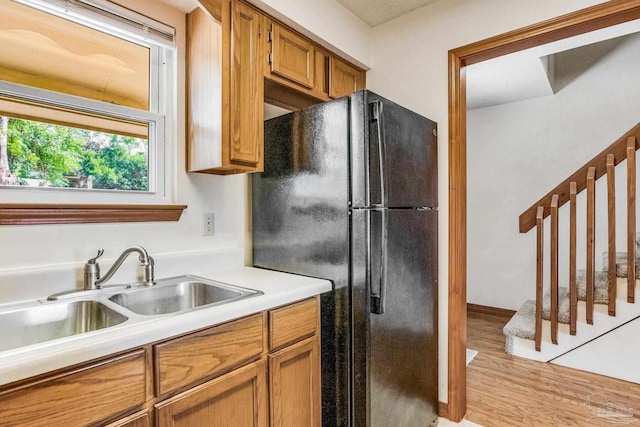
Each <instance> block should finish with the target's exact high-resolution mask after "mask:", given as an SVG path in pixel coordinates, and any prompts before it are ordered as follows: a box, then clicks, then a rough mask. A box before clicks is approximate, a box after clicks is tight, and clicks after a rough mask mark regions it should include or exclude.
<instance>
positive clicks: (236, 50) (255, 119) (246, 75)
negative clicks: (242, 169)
mask: <svg viewBox="0 0 640 427" xmlns="http://www.w3.org/2000/svg"><path fill="white" fill-rule="evenodd" d="M263 33H264V28H263V16H262V15H261V14H259V13H258V12H257V11H255V10H254V9H252V8H250V7H249V6H247V5H245V4H243V3H240V2H238V1H235V0H234V1H233V2H232V4H231V76H230V77H231V102H230V103H231V105H230V107H231V114H230V117H231V123H230V130H231V132H230V147H229V159H230V161H231V162H232V163H239V164H240V165H245V166H246V165H249V166H252V167H255V169H256V170H257V171H261V170H262V168H263V166H262V163H263V162H262V145H263V133H264V126H263V121H264V112H263V98H264V78H263V74H264V68H263V67H264V61H263V59H264V54H265V52H264V46H263V43H262V37H264V34H263Z"/></svg>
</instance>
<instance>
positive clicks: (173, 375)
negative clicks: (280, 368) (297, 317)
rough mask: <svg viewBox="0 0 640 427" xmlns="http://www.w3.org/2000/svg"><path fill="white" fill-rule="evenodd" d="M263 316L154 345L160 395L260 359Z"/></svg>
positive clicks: (262, 347) (156, 376) (262, 344)
mask: <svg viewBox="0 0 640 427" xmlns="http://www.w3.org/2000/svg"><path fill="white" fill-rule="evenodd" d="M263 351H264V316H263V315H262V314H256V315H254V316H250V317H246V318H244V319H240V320H236V321H233V322H230V323H226V324H224V325H220V326H215V327H213V328H210V329H206V330H204V331H201V332H197V333H194V334H190V335H186V336H184V337H180V338H176V339H173V340H170V341H167V342H165V343H162V344H158V345H156V346H154V358H155V378H156V381H155V384H156V394H157V395H158V396H160V395H162V394H164V393H167V392H169V391H172V390H175V389H177V388H178V387H182V386H186V385H189V384H192V383H195V382H198V381H200V380H202V379H206V378H209V377H212V376H213V375H215V374H217V373H220V372H223V371H226V370H229V369H231V368H233V367H236V366H239V365H240V364H243V363H245V362H248V361H250V360H252V359H256V358H258V356H260V354H262V352H263Z"/></svg>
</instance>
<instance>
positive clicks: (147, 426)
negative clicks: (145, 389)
mask: <svg viewBox="0 0 640 427" xmlns="http://www.w3.org/2000/svg"><path fill="white" fill-rule="evenodd" d="M104 427H151V421H150V419H149V413H148V412H147V411H146V410H145V411H140V412H137V413H135V414H133V415H129V416H128V417H126V418H122V419H120V420H118V421H114V422H112V423H111V424H108V425H106V426H104Z"/></svg>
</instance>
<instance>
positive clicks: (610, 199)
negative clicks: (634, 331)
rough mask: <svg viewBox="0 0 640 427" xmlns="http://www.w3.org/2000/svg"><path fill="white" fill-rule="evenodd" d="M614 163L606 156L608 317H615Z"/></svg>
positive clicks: (611, 157)
mask: <svg viewBox="0 0 640 427" xmlns="http://www.w3.org/2000/svg"><path fill="white" fill-rule="evenodd" d="M615 170H616V163H615V158H614V156H613V154H609V155H607V215H608V221H609V262H608V268H609V271H608V274H607V278H608V280H607V282H608V286H609V289H608V290H609V316H615V315H616V294H617V290H618V285H617V280H618V279H617V278H616V173H615Z"/></svg>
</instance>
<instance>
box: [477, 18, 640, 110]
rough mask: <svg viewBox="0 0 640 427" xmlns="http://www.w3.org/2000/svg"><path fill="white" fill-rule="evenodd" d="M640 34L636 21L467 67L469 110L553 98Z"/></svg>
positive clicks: (639, 23) (639, 25) (639, 27)
mask: <svg viewBox="0 0 640 427" xmlns="http://www.w3.org/2000/svg"><path fill="white" fill-rule="evenodd" d="M639 31H640V21H632V22H628V23H625V24H620V25H616V26H613V27H608V28H604V29H602V30H598V31H593V32H591V33H586V34H581V35H578V36H575V37H570V38H567V39H563V40H559V41H557V42H554V43H549V44H546V45H542V46H537V47H533V48H531V49H527V50H524V51H520V52H516V53H512V54H510V55H505V56H500V57H497V58H495V59H491V60H488V61H483V62H479V63H477V64H473V65H471V66H468V67H467V109H470V110H471V109H475V108H483V107H489V106H493V105H500V104H506V103H509V102H517V101H523V100H526V99H531V98H537V97H540V96H549V95H553V94H555V93H557V92H558V91H559V90H560V89H562V88H563V87H564V86H566V85H567V84H568V83H569V81H570V80H573V79H575V78H577V77H578V76H579V75H580V74H581V73H584V72H585V71H587V70H588V69H589V67H591V66H592V65H593V64H594V63H595V62H597V60H598V59H599V58H601V57H603V56H604V55H606V54H607V53H608V52H610V51H612V50H613V49H615V48H616V47H617V46H618V45H619V44H620V43H621V42H622V41H623V39H624V38H625V37H633V36H634V34H636V33H638V32H639Z"/></svg>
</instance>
